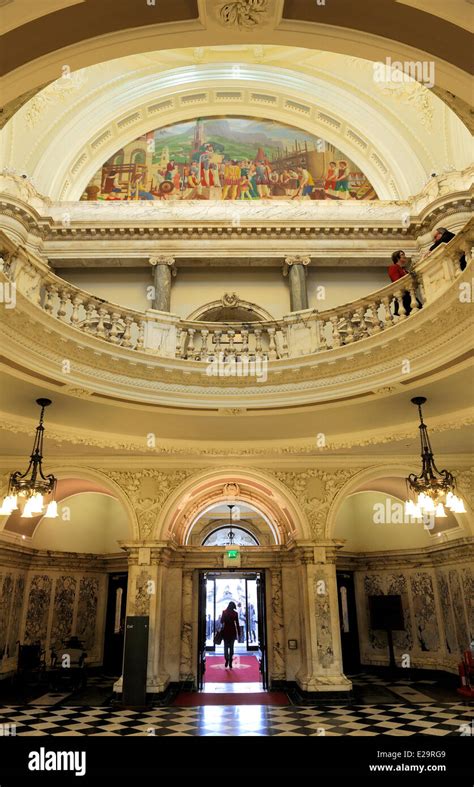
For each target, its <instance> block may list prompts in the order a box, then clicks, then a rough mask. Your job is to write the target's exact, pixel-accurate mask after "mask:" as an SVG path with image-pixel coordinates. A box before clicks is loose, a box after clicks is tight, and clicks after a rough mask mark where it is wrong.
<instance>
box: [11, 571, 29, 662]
mask: <svg viewBox="0 0 474 787" xmlns="http://www.w3.org/2000/svg"><path fill="white" fill-rule="evenodd" d="M24 595H25V577H24V575H23V574H18V575H17V576H16V578H15V589H14V591H13V603H12V611H11V620H10V633H9V637H8V653H9V655H10V656H14V655H15V654H16V649H17V642H18V640H19V639H20V623H21V613H22V609H23V601H24Z"/></svg>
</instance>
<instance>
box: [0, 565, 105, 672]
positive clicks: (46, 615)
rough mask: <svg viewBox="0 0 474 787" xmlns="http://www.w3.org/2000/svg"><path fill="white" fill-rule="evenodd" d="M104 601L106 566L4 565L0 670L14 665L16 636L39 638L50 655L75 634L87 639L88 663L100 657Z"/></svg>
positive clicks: (1, 571)
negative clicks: (103, 569) (87, 569)
mask: <svg viewBox="0 0 474 787" xmlns="http://www.w3.org/2000/svg"><path fill="white" fill-rule="evenodd" d="M106 603H107V575H106V574H105V573H104V572H100V573H99V572H97V573H92V572H80V571H77V570H73V571H71V570H64V569H63V570H61V568H58V569H57V570H51V569H45V570H43V569H29V570H27V571H21V570H20V569H14V568H13V569H6V568H2V567H0V657H1V656H2V655H3V660H2V661H1V666H0V672H9V671H10V670H12V669H15V666H16V660H17V646H16V643H17V641H20V643H21V644H22V645H23V644H24V645H29V644H33V643H34V642H37V641H40V642H41V645H42V646H43V647H44V648H45V649H46V656H47V660H48V659H49V656H50V650H51V648H53V647H59V646H60V645H61V644H62V642H63V640H64V639H66V638H67V637H69V636H71V635H72V634H75V635H77V636H78V637H79V639H81V640H83V641H84V643H85V648H86V650H87V653H88V663H89V664H96V663H100V662H101V659H102V652H103V639H104V626H105V612H106Z"/></svg>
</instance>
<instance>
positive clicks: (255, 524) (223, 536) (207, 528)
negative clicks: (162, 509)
mask: <svg viewBox="0 0 474 787" xmlns="http://www.w3.org/2000/svg"><path fill="white" fill-rule="evenodd" d="M230 533H232V535H230ZM277 543H278V540H277V534H276V532H275V529H274V527H273V526H272V524H271V521H270V520H269V519H268V517H267V516H266V515H265V514H263V513H262V512H261V511H260V510H259V509H258V508H257V507H256V506H254V505H250V504H249V503H243V502H241V501H239V500H237V501H236V502H235V503H232V513H230V506H229V504H226V503H216V504H214V505H211V506H210V507H206V508H205V509H204V510H203V511H202V512H200V513H199V514H198V515H197V516H196V517H195V519H194V521H193V523H192V524H191V526H190V528H189V530H188V537H187V544H189V545H196V546H197V545H202V546H207V547H212V546H230V545H232V544H234V545H236V546H237V545H239V546H245V547H254V546H270V545H272V544H273V545H275V544H277Z"/></svg>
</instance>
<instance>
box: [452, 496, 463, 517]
mask: <svg viewBox="0 0 474 787" xmlns="http://www.w3.org/2000/svg"><path fill="white" fill-rule="evenodd" d="M451 511H453V512H454V513H455V514H465V513H466V507H465V505H464V500H462V499H461V498H460V497H455V498H454V503H453V506H452V508H451Z"/></svg>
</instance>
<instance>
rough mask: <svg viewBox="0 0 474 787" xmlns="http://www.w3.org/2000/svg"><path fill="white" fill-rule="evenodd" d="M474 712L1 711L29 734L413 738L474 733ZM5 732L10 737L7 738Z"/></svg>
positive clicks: (450, 707) (452, 708)
mask: <svg viewBox="0 0 474 787" xmlns="http://www.w3.org/2000/svg"><path fill="white" fill-rule="evenodd" d="M473 715H474V713H473V708H472V707H469V706H467V705H466V704H464V703H462V702H460V703H456V702H454V703H437V704H436V703H433V704H426V703H423V704H419V705H417V704H414V703H410V704H405V703H396V704H392V705H390V704H382V705H352V706H348V705H344V706H342V705H341V706H334V705H325V706H318V707H312V708H302V707H296V706H293V707H291V706H290V707H270V706H259V705H242V706H204V707H199V708H177V707H167V708H153V709H151V710H148V711H135V710H113V709H111V708H110V707H90V706H89V707H87V706H84V707H67V706H65V707H57V708H48V709H47V710H46V709H45V708H42V707H35V706H21V707H20V706H10V707H6V706H4V707H0V729H4V730H7V732H6V734H10V735H11V734H16V735H18V736H20V735H28V736H49V735H53V736H69V735H74V736H82V735H94V736H100V735H102V736H105V735H107V736H109V735H114V736H121V735H137V736H140V735H141V736H146V735H157V736H170V735H173V736H176V735H181V736H212V735H214V736H222V735H239V736H242V735H252V736H287V735H290V736H323V735H327V736H344V735H347V736H359V735H361V736H376V735H389V736H412V735H426V736H436V737H443V736H448V735H451V736H452V735H461V734H464V735H466V734H469V730H471V732H472V733H474V724H473V722H472V719H473ZM4 734H5V733H4Z"/></svg>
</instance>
